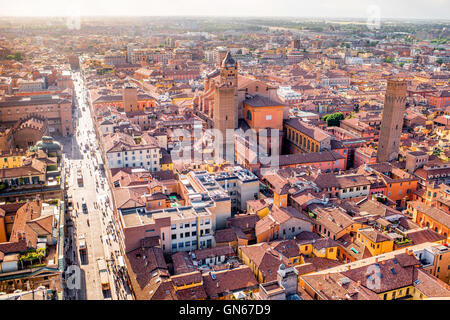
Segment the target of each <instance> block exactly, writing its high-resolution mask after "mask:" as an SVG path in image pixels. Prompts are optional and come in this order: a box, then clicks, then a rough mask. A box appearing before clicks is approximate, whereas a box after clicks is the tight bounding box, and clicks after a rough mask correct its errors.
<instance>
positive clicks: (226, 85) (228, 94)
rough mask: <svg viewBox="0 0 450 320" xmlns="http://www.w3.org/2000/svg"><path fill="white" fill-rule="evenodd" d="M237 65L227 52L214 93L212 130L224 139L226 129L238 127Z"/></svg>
mask: <svg viewBox="0 0 450 320" xmlns="http://www.w3.org/2000/svg"><path fill="white" fill-rule="evenodd" d="M237 72H238V70H237V63H236V61H235V60H234V59H233V57H232V56H231V53H230V52H228V53H227V55H226V56H225V58H224V59H223V61H222V64H221V65H220V79H219V83H218V84H217V86H216V88H215V91H214V113H213V122H214V128H215V129H219V130H220V131H221V132H222V134H223V135H224V137H225V132H226V130H227V129H233V130H234V129H236V128H237V126H238V110H237Z"/></svg>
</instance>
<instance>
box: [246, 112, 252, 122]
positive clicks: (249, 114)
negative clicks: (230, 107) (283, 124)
mask: <svg viewBox="0 0 450 320" xmlns="http://www.w3.org/2000/svg"><path fill="white" fill-rule="evenodd" d="M247 119H248V120H252V113H251V112H250V110H247Z"/></svg>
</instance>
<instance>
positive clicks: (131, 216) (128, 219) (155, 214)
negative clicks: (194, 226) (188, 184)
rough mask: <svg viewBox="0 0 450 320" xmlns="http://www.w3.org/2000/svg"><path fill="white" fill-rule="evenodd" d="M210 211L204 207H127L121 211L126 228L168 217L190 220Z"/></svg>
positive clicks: (172, 219)
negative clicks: (146, 208) (158, 208)
mask: <svg viewBox="0 0 450 320" xmlns="http://www.w3.org/2000/svg"><path fill="white" fill-rule="evenodd" d="M208 216H211V213H210V212H209V211H208V210H207V209H206V208H205V207H193V206H185V207H176V208H167V209H160V210H152V211H147V210H145V209H139V208H136V209H128V210H123V211H122V217H123V221H124V223H125V227H126V228H131V227H137V226H142V225H147V224H153V223H155V220H157V219H162V218H170V220H171V221H172V222H174V221H185V220H192V219H194V218H196V217H208Z"/></svg>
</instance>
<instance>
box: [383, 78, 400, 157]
mask: <svg viewBox="0 0 450 320" xmlns="http://www.w3.org/2000/svg"><path fill="white" fill-rule="evenodd" d="M405 104H406V81H404V80H394V79H389V80H388V82H387V87H386V96H385V99H384V110H383V118H382V120H381V130H380V138H379V140H378V152H377V162H388V161H392V160H396V159H397V156H398V150H399V146H400V135H401V133H402V127H403V114H404V113H405Z"/></svg>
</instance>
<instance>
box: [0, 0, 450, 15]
mask: <svg viewBox="0 0 450 320" xmlns="http://www.w3.org/2000/svg"><path fill="white" fill-rule="evenodd" d="M374 5H375V6H377V7H376V8H377V9H376V10H378V11H379V12H380V17H381V18H382V19H383V18H422V19H433V18H436V19H450V14H449V13H450V0H220V1H219V0H0V15H1V16H68V15H74V14H77V13H78V14H79V15H85V16H96V15H108V16H120V15H127V16H135V15H139V16H160V15H164V16H165V15H191V16H192V15H202V16H211V15H213V16H298V17H358V18H364V17H368V15H369V13H368V10H369V11H370V10H371V9H370V8H372V10H373V6H374ZM372 12H373V11H372Z"/></svg>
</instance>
